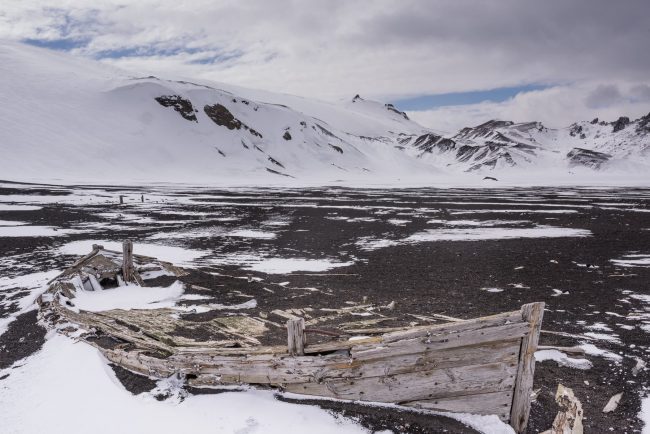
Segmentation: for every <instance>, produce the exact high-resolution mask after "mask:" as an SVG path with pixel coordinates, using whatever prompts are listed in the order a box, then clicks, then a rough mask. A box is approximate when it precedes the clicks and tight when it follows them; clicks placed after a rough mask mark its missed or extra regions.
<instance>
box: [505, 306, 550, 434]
mask: <svg viewBox="0 0 650 434" xmlns="http://www.w3.org/2000/svg"><path fill="white" fill-rule="evenodd" d="M521 316H522V318H523V319H524V320H525V321H527V322H528V324H529V327H530V331H529V333H528V335H527V336H525V337H524V338H523V339H522V340H521V350H520V353H519V366H518V368H517V381H516V383H515V392H514V396H513V400H512V410H511V411H510V425H511V426H512V427H513V428H514V430H515V431H516V432H523V431H524V430H525V429H526V425H527V424H528V415H529V414H530V394H531V392H532V390H533V376H534V375H535V351H536V350H537V343H538V342H539V332H540V330H541V328H542V318H543V316H544V303H530V304H525V305H523V306H522V307H521Z"/></svg>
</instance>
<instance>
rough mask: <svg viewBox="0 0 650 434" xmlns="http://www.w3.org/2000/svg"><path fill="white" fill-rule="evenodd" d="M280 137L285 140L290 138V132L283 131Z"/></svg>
mask: <svg viewBox="0 0 650 434" xmlns="http://www.w3.org/2000/svg"><path fill="white" fill-rule="evenodd" d="M282 138H283V139H284V140H287V141H289V140H291V134H289V131H285V132H284V135H283V136H282Z"/></svg>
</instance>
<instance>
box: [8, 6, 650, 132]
mask: <svg viewBox="0 0 650 434" xmlns="http://www.w3.org/2000/svg"><path fill="white" fill-rule="evenodd" d="M0 37H2V38H8V39H13V40H32V43H39V44H42V45H48V44H49V45H50V46H52V47H55V48H58V49H65V50H66V51H71V52H72V53H75V54H78V55H83V56H88V57H95V58H99V59H102V60H103V61H104V62H108V63H111V64H114V65H116V66H119V67H122V68H126V69H131V70H135V71H138V72H143V73H154V74H157V75H163V76H173V77H179V76H183V77H194V78H203V79H210V80H216V81H223V82H228V83H233V84H239V85H243V86H248V87H256V88H262V89H267V90H271V91H277V92H285V93H292V94H297V95H303V96H309V97H316V98H321V99H326V100H336V99H340V98H350V97H352V96H353V95H355V94H357V93H359V94H361V95H363V96H366V97H370V98H375V99H380V100H383V101H391V100H398V99H404V98H409V97H417V96H422V95H431V94H440V93H450V92H468V91H476V90H487V89H495V88H500V87H513V86H523V85H530V84H535V85H537V84H540V85H544V86H546V87H547V88H546V89H543V90H534V91H530V92H525V93H522V94H519V95H517V96H516V97H514V98H511V99H509V100H507V101H501V102H485V103H479V104H472V105H463V106H451V107H439V108H433V109H432V110H426V111H423V112H419V113H413V112H412V113H411V114H412V116H413V117H414V118H416V119H417V120H419V121H420V122H422V123H423V124H425V125H427V126H431V127H434V128H438V129H449V128H452V126H453V127H454V128H455V126H456V125H461V126H463V125H467V124H472V123H476V122H479V121H483V120H487V119H490V118H495V117H500V118H508V119H513V120H541V121H543V122H545V123H547V124H549V125H551V126H564V125H566V124H568V123H571V122H572V121H573V120H578V119H583V118H585V119H586V118H591V117H595V116H601V117H606V118H611V117H617V116H618V115H628V116H631V117H635V116H637V115H640V114H643V113H646V112H648V111H650V101H649V98H648V94H650V87H649V85H650V56H648V55H647V50H648V47H647V46H648V41H650V2H649V1H648V0H621V1H611V0H543V1H540V0H530V1H527V0H476V1H468V0H445V1H443V0H437V1H434V0H421V1H418V0H401V1H399V2H395V1H394V0H390V1H389V0H367V1H344V0H327V1H307V0H295V1H293V0H248V1H243V0H239V1H230V0H221V1H219V0H193V1H180V0H175V1H167V0H138V1H130V2H126V1H121V0H105V1H100V0H94V1H83V0H77V1H72V0H56V1H54V0H3V1H2V3H0Z"/></svg>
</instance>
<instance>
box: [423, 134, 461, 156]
mask: <svg viewBox="0 0 650 434" xmlns="http://www.w3.org/2000/svg"><path fill="white" fill-rule="evenodd" d="M413 147H415V148H416V149H417V150H419V151H422V152H433V150H434V149H437V150H438V151H440V152H447V151H451V150H453V149H456V142H455V141H453V140H452V139H448V138H446V137H442V136H438V135H436V134H432V133H428V134H423V135H421V136H419V137H418V138H417V139H415V141H414V142H413Z"/></svg>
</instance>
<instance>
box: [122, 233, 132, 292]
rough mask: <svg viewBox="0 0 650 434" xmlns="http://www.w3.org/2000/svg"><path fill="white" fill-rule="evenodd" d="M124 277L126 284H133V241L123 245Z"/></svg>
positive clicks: (125, 242)
mask: <svg viewBox="0 0 650 434" xmlns="http://www.w3.org/2000/svg"><path fill="white" fill-rule="evenodd" d="M122 254H123V259H122V277H124V281H125V282H132V281H133V280H134V276H133V270H134V267H133V243H132V242H131V240H126V241H124V242H123V243H122Z"/></svg>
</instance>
